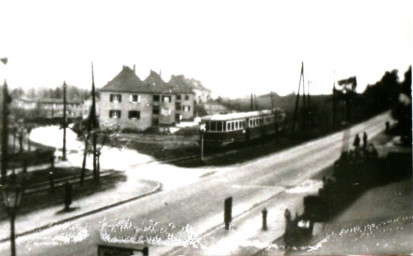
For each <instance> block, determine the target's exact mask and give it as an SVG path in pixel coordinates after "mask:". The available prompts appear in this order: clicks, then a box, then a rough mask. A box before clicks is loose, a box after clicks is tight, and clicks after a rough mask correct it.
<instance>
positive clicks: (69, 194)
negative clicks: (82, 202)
mask: <svg viewBox="0 0 413 256" xmlns="http://www.w3.org/2000/svg"><path fill="white" fill-rule="evenodd" d="M71 203H72V184H70V183H69V182H68V181H66V183H65V211H68V210H69V209H70V204H71Z"/></svg>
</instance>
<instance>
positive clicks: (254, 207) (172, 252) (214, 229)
mask: <svg viewBox="0 0 413 256" xmlns="http://www.w3.org/2000/svg"><path fill="white" fill-rule="evenodd" d="M282 193H285V190H283V191H280V192H278V193H276V194H275V195H272V196H271V197H269V198H267V199H265V200H263V201H261V202H258V203H255V204H253V205H252V206H251V207H250V208H248V209H246V210H244V211H243V212H240V213H239V214H238V215H236V216H233V217H232V221H231V222H236V221H240V220H241V219H242V218H244V217H246V216H247V215H248V214H250V213H251V212H252V211H254V210H257V209H259V207H262V206H264V205H265V204H267V203H268V202H270V201H272V200H274V199H275V198H276V197H278V196H279V195H280V194H282ZM221 228H223V223H220V224H217V225H215V226H212V227H211V228H209V229H207V230H206V231H205V232H203V233H201V234H200V235H199V237H206V236H208V235H211V234H212V233H213V232H217V231H218V230H220V229H221ZM182 249H185V248H180V247H178V248H174V249H172V250H169V251H167V252H166V253H165V254H162V255H176V253H177V252H179V251H180V250H182ZM178 255H181V254H178Z"/></svg>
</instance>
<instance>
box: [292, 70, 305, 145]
mask: <svg viewBox="0 0 413 256" xmlns="http://www.w3.org/2000/svg"><path fill="white" fill-rule="evenodd" d="M301 78H303V84H304V62H301V73H300V80H299V82H298V90H297V96H296V99H295V108H294V117H293V127H292V130H291V138H294V132H295V123H296V122H297V113H298V105H299V101H300V89H301ZM303 86H304V85H303Z"/></svg>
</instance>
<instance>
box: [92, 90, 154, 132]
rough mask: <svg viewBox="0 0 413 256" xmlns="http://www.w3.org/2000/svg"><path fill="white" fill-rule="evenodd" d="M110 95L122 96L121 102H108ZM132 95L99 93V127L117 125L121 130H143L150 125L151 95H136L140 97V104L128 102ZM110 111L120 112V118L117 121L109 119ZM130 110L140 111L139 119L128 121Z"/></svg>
mask: <svg viewBox="0 0 413 256" xmlns="http://www.w3.org/2000/svg"><path fill="white" fill-rule="evenodd" d="M111 94H120V95H122V101H121V102H117V103H115V102H110V95H111ZM130 95H132V93H115V92H101V93H100V96H101V97H100V113H99V114H100V118H99V122H100V125H105V124H109V125H112V124H118V125H120V126H121V128H132V129H138V130H145V129H147V128H149V127H150V126H151V125H152V95H151V94H138V95H140V102H137V103H133V102H129V96H130ZM110 110H120V111H121V117H120V118H119V119H116V118H110V117H109V111H110ZM130 110H136V111H140V118H139V119H136V120H134V119H129V117H128V113H129V111H130Z"/></svg>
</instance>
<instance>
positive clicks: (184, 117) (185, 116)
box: [176, 94, 195, 120]
mask: <svg viewBox="0 0 413 256" xmlns="http://www.w3.org/2000/svg"><path fill="white" fill-rule="evenodd" d="M178 95H181V100H176V102H180V103H181V106H180V109H176V113H177V114H180V115H182V120H192V119H193V118H194V108H195V104H194V103H195V94H178ZM185 95H187V96H189V99H188V100H185ZM185 106H189V111H185Z"/></svg>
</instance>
